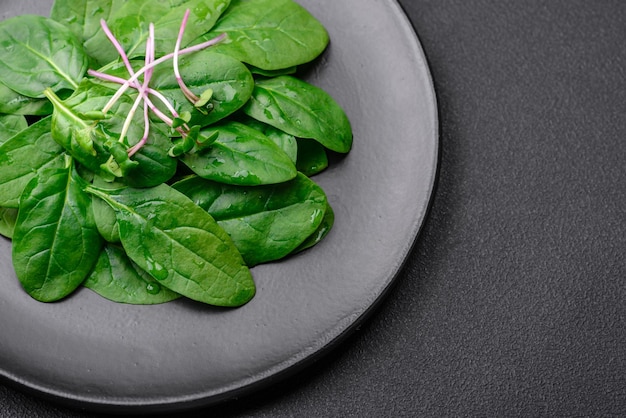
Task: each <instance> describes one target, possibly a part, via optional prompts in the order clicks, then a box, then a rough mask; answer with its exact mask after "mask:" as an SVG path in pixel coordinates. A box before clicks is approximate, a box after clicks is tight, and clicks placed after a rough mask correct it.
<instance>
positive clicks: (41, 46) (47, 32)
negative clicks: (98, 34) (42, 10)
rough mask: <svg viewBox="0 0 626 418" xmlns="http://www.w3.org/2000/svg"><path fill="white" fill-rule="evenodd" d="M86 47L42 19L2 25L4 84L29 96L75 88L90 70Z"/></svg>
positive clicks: (0, 54)
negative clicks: (47, 91)
mask: <svg viewBox="0 0 626 418" xmlns="http://www.w3.org/2000/svg"><path fill="white" fill-rule="evenodd" d="M87 66H88V57H87V55H86V54H85V51H84V49H83V46H82V44H81V43H80V41H79V40H78V39H77V38H76V36H75V35H74V34H73V33H72V32H71V31H70V30H69V29H68V28H66V27H65V26H63V25H62V24H60V23H59V22H56V21H54V20H52V19H49V18H45V17H42V16H34V15H22V16H17V17H13V18H10V19H7V20H3V21H2V22H0V82H2V83H3V84H5V85H6V86H7V87H9V88H10V89H12V90H14V91H16V92H18V93H20V94H22V95H24V96H28V97H35V98H42V97H44V95H43V92H44V90H45V89H47V88H50V89H52V90H53V91H59V90H62V89H72V90H73V89H75V88H76V87H77V86H78V82H79V81H80V80H81V79H82V78H83V76H84V74H85V72H86V71H87Z"/></svg>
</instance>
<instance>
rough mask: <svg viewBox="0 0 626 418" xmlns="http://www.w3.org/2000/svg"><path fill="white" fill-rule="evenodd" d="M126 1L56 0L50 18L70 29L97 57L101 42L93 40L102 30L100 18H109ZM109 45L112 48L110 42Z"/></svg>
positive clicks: (88, 52) (87, 50) (90, 52)
mask: <svg viewBox="0 0 626 418" xmlns="http://www.w3.org/2000/svg"><path fill="white" fill-rule="evenodd" d="M124 2H125V0H55V1H54V3H53V5H52V9H51V11H50V18H52V19H54V20H56V21H57V22H60V23H61V24H63V25H64V26H66V27H67V28H68V29H70V30H71V31H72V32H73V33H74V34H75V35H76V36H77V37H78V39H79V40H80V41H81V42H82V43H83V45H84V46H85V52H86V53H87V55H89V56H90V57H97V56H98V54H99V53H100V48H99V44H98V42H92V41H91V40H92V39H93V38H95V37H96V36H97V35H98V34H99V32H101V30H102V29H101V26H100V20H101V19H104V20H105V21H106V20H108V19H109V17H110V16H111V13H112V12H114V11H115V10H117V9H119V8H120V7H121V6H122V5H123V4H124ZM100 36H102V34H101V33H100ZM107 47H108V48H110V44H109V45H107Z"/></svg>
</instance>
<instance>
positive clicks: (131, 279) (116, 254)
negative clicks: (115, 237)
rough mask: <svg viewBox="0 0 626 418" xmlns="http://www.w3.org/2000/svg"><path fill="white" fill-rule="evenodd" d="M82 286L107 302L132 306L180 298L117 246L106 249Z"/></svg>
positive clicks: (109, 246) (106, 247) (105, 247)
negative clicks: (107, 300)
mask: <svg viewBox="0 0 626 418" xmlns="http://www.w3.org/2000/svg"><path fill="white" fill-rule="evenodd" d="M83 286H85V287H86V288H88V289H91V290H93V291H94V292H96V293H97V294H99V295H100V296H102V297H104V298H106V299H109V300H112V301H114V302H119V303H128V304H133V305H154V304H158V303H165V302H170V301H172V300H175V299H178V298H180V295H179V294H177V293H174V292H172V291H171V290H169V289H167V288H165V287H162V286H161V285H160V284H159V282H158V281H156V280H155V279H154V278H152V277H151V276H150V275H149V274H148V273H146V272H145V271H143V270H142V269H141V268H139V266H137V265H136V264H135V263H133V262H132V261H131V260H130V259H129V258H128V256H127V255H126V253H125V252H124V250H123V249H122V248H120V247H117V246H115V245H105V246H104V248H103V249H102V252H101V253H100V257H99V258H98V261H97V263H96V266H95V267H94V269H93V272H92V273H91V274H90V275H89V277H87V279H86V280H85V282H84V283H83Z"/></svg>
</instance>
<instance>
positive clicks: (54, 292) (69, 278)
mask: <svg viewBox="0 0 626 418" xmlns="http://www.w3.org/2000/svg"><path fill="white" fill-rule="evenodd" d="M69 165H70V166H69V167H67V168H58V169H47V170H44V171H41V172H40V173H39V175H38V176H36V177H35V178H33V179H32V180H31V181H30V182H29V183H28V185H27V186H26V188H25V189H24V193H23V195H22V197H21V198H20V209H19V212H18V216H17V222H16V224H15V230H14V233H13V253H12V256H13V267H14V268H15V272H16V274H17V278H18V279H19V281H20V282H21V283H22V286H23V287H24V289H25V290H26V292H28V294H30V295H31V296H32V297H33V298H35V299H37V300H39V301H42V302H52V301H56V300H59V299H62V298H64V297H65V296H67V295H69V294H70V293H72V292H73V291H74V290H75V289H76V288H77V287H78V286H79V285H80V284H81V283H82V282H83V281H84V280H85V278H86V277H87V275H88V274H89V272H90V271H91V269H92V267H93V265H94V264H95V262H96V260H97V259H98V256H99V255H100V246H101V238H100V234H98V230H97V229H96V225H95V222H94V219H93V212H92V210H91V196H89V195H88V194H86V193H85V192H84V191H83V187H82V182H83V181H82V179H80V178H79V177H78V175H77V174H76V172H75V170H73V169H72V167H71V164H69Z"/></svg>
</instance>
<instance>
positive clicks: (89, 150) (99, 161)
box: [45, 90, 109, 173]
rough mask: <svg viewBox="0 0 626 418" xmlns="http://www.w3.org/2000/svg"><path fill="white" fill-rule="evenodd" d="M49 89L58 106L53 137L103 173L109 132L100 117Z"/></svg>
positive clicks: (79, 160)
mask: <svg viewBox="0 0 626 418" xmlns="http://www.w3.org/2000/svg"><path fill="white" fill-rule="evenodd" d="M45 93H46V95H47V97H48V98H49V99H50V101H51V102H52V105H53V106H54V111H53V113H52V124H51V127H50V132H51V134H52V138H53V139H54V140H55V141H56V142H57V143H58V144H59V145H61V146H62V147H63V148H64V149H65V151H66V152H67V153H68V154H69V155H71V156H72V157H73V158H74V159H75V160H76V161H78V162H79V163H80V164H82V165H84V166H85V167H87V168H88V169H89V170H91V171H93V172H94V173H101V171H102V170H101V166H103V165H104V164H105V163H106V161H107V160H108V158H109V154H108V153H107V152H106V150H105V148H104V144H105V142H106V141H107V139H108V138H107V135H106V134H105V133H104V132H103V131H102V129H100V127H99V126H98V123H97V121H94V120H92V119H89V118H86V117H85V116H84V115H83V114H81V113H80V112H78V111H77V110H76V109H74V108H73V107H72V106H71V104H70V103H68V102H67V101H65V102H64V101H62V100H61V99H59V97H58V96H56V95H55V94H54V93H53V92H52V91H51V90H46V91H45Z"/></svg>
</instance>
